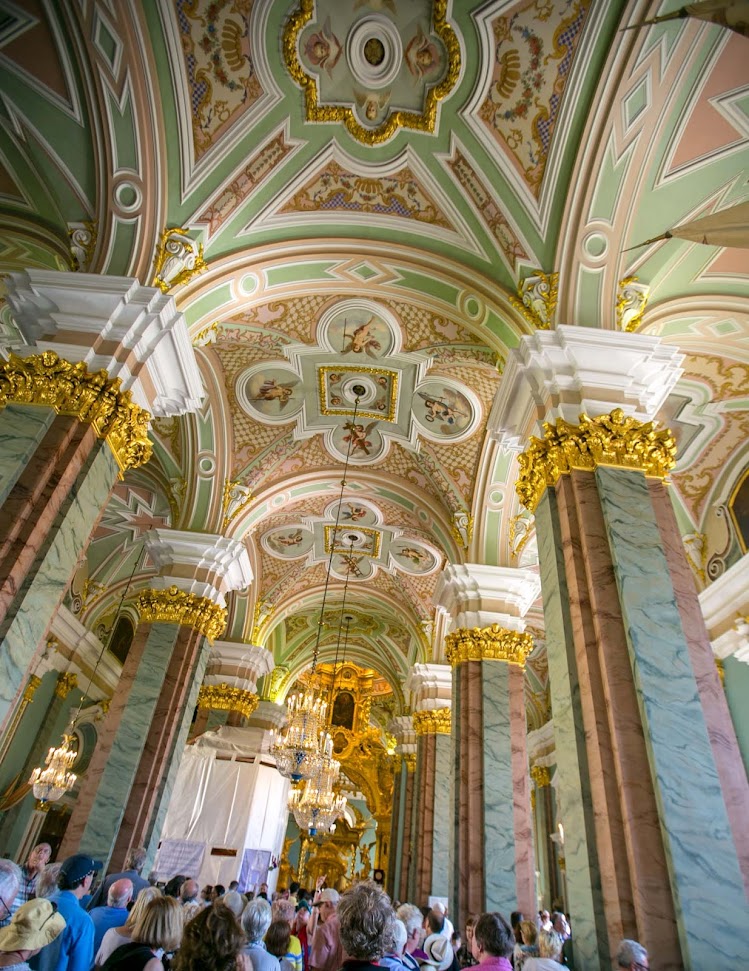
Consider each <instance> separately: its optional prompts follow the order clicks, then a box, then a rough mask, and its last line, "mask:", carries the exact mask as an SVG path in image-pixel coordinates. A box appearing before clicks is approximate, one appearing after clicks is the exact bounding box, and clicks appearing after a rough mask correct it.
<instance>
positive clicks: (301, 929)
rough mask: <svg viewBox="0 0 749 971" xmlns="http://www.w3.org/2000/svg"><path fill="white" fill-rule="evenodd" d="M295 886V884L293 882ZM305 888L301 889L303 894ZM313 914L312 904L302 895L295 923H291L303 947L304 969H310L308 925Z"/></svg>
mask: <svg viewBox="0 0 749 971" xmlns="http://www.w3.org/2000/svg"><path fill="white" fill-rule="evenodd" d="M292 886H293V884H292ZM303 893H304V891H303V890H300V891H299V894H300V895H302V894H303ZM311 914H312V904H311V903H310V902H309V901H308V900H305V899H304V897H303V896H302V897H301V899H300V900H299V903H298V904H297V908H296V914H295V916H294V923H293V924H292V925H291V932H292V934H294V936H295V937H297V938H298V939H299V944H300V946H301V948H302V968H303V969H304V971H309V945H310V939H309V934H308V933H307V926H308V924H309V920H310V915H311Z"/></svg>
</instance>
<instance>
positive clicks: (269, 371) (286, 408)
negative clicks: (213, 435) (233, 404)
mask: <svg viewBox="0 0 749 971" xmlns="http://www.w3.org/2000/svg"><path fill="white" fill-rule="evenodd" d="M295 391H296V393H295ZM236 394H237V399H238V401H239V402H240V404H241V405H242V406H243V407H244V408H245V410H247V411H248V412H249V413H250V414H251V415H252V416H253V417H254V418H257V419H258V421H263V420H265V421H268V422H273V423H275V422H288V421H292V420H293V419H294V417H295V415H296V414H297V413H298V412H299V411H300V409H301V408H302V405H303V404H304V398H303V395H302V388H301V386H300V381H299V377H298V375H296V374H294V372H293V371H291V370H290V369H289V368H288V367H286V366H285V365H283V364H278V365H274V364H261V365H258V366H256V367H254V368H251V369H250V370H248V371H245V372H244V373H243V374H242V375H240V377H239V380H238V381H237V384H236Z"/></svg>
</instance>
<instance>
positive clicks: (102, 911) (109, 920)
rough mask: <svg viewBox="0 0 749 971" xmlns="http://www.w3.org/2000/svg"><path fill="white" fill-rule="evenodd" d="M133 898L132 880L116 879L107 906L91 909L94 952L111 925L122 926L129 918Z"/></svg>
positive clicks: (108, 895)
mask: <svg viewBox="0 0 749 971" xmlns="http://www.w3.org/2000/svg"><path fill="white" fill-rule="evenodd" d="M132 899H133V884H132V881H130V880H127V879H126V878H124V877H123V879H122V880H115V881H114V883H113V884H112V885H111V887H110V888H109V893H108V894H107V906H106V907H94V908H93V910H90V911H89V914H90V915H91V920H92V921H93V922H94V954H96V953H97V951H98V950H99V947H100V945H101V941H102V938H103V937H104V935H105V934H106V932H107V931H108V930H109V928H110V927H122V925H123V924H124V923H125V921H126V920H127V905H128V904H129V903H130V901H131V900H132Z"/></svg>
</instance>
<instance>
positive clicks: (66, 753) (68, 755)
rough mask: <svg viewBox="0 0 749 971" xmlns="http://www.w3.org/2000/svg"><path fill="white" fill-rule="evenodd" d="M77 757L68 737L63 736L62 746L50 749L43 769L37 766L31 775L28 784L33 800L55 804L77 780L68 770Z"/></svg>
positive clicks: (70, 738)
mask: <svg viewBox="0 0 749 971" xmlns="http://www.w3.org/2000/svg"><path fill="white" fill-rule="evenodd" d="M77 756H78V752H77V750H76V749H75V748H74V747H73V739H72V736H70V735H63V737H62V745H60V747H59V748H51V749H50V750H49V752H48V753H47V758H46V759H45V760H44V768H42V767H40V766H38V767H37V768H36V769H34V771H33V772H32V773H31V778H30V779H29V782H30V784H31V786H32V788H33V792H34V798H35V799H38V800H39V801H40V802H42V803H45V802H56V801H57V800H58V799H61V798H62V796H64V795H65V793H66V792H69V791H70V790H71V789H72V788H73V786H74V785H75V783H76V779H77V778H78V777H77V776H76V775H75V773H74V772H71V771H70V769H71V768H72V766H73V763H74V762H75V760H76V758H77Z"/></svg>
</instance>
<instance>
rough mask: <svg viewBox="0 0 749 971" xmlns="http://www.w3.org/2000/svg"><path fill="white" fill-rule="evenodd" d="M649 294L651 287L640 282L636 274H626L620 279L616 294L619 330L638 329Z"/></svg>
mask: <svg viewBox="0 0 749 971" xmlns="http://www.w3.org/2000/svg"><path fill="white" fill-rule="evenodd" d="M649 296H650V287H648V286H646V285H645V284H644V283H638V282H637V277H636V276H625V277H624V279H623V280H620V281H619V288H618V290H617V294H616V326H617V327H618V328H619V330H625V331H635V330H637V328H638V327H639V326H640V324H641V323H642V315H643V314H644V313H645V307H646V306H647V303H648V297H649Z"/></svg>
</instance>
